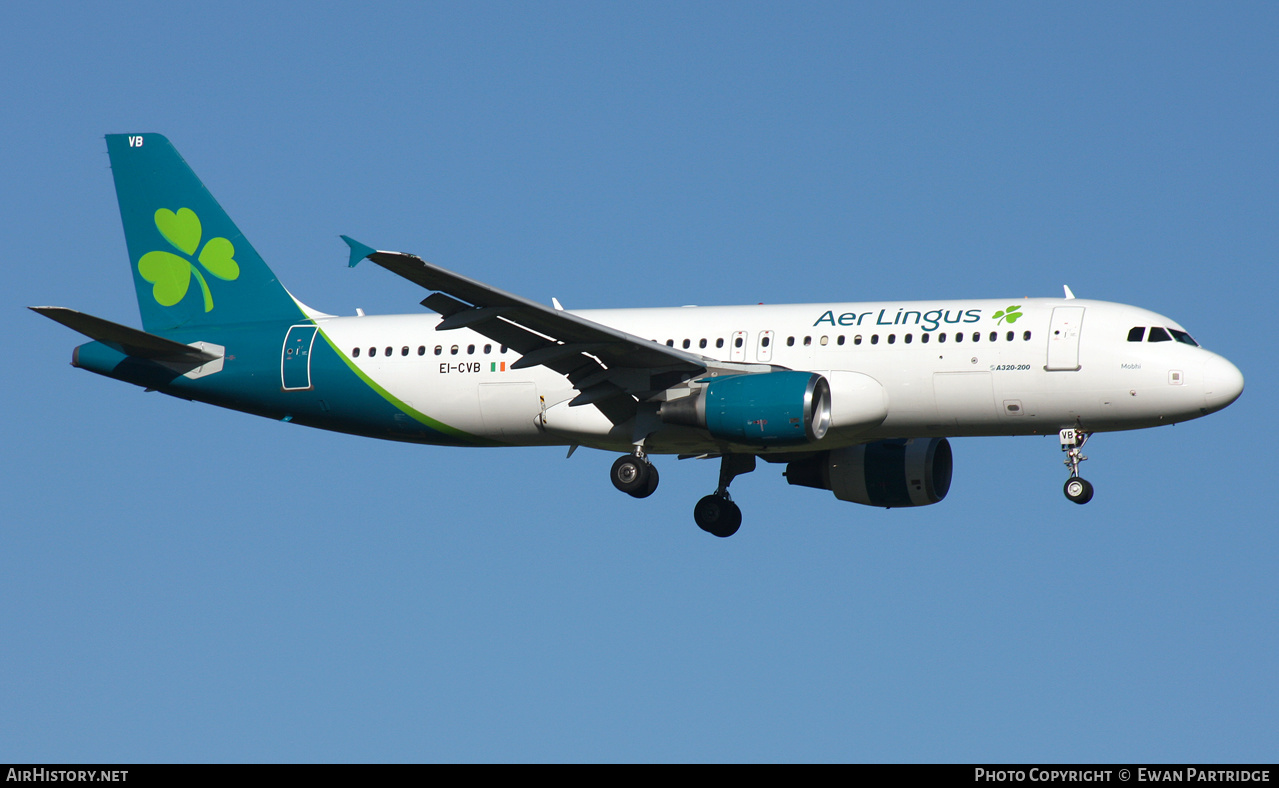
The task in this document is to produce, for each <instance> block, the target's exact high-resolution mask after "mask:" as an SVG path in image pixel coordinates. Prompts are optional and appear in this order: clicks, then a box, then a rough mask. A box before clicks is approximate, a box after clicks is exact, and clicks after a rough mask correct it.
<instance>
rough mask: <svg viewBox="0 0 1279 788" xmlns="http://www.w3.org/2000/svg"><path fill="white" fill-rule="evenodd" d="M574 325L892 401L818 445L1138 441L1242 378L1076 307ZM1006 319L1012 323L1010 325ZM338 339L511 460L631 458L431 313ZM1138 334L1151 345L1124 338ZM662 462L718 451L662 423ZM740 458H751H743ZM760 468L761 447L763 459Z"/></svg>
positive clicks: (1122, 308)
mask: <svg viewBox="0 0 1279 788" xmlns="http://www.w3.org/2000/svg"><path fill="white" fill-rule="evenodd" d="M574 314H576V315H579V316H581V317H584V318H587V319H589V320H591V321H594V322H597V323H601V324H604V325H607V326H611V327H614V328H617V329H620V330H622V331H626V332H628V333H630V334H634V335H636V336H639V337H643V338H646V339H651V340H653V341H654V342H656V343H658V344H662V345H672V346H673V347H675V348H677V349H682V350H687V352H691V353H695V354H698V355H701V356H705V357H707V358H710V359H717V360H721V361H731V362H740V363H747V364H762V365H772V366H773V367H784V368H789V369H794V370H805V371H812V372H817V373H820V374H822V375H825V376H827V377H828V379H829V380H830V381H831V396H832V400H833V402H834V403H835V407H836V409H837V410H838V409H839V408H840V406H841V403H843V404H844V405H845V406H847V404H848V403H850V402H852V401H854V400H873V399H874V398H876V397H882V399H883V403H884V411H885V412H886V415H884V416H883V418H882V421H880V422H879V423H877V424H874V425H871V426H867V425H861V426H859V427H858V429H856V430H852V431H849V430H832V431H831V434H830V435H828V436H827V438H826V439H824V440H823V441H821V442H820V443H819V444H817V445H815V446H813V447H812V448H829V447H837V446H840V445H848V444H851V443H858V442H864V441H868V440H877V439H880V438H889V437H894V438H903V437H930V436H969V435H1031V434H1052V433H1056V432H1057V431H1058V430H1060V429H1062V428H1065V427H1074V426H1080V425H1082V427H1083V428H1084V429H1086V430H1088V431H1089V432H1101V431H1109V430H1124V429H1136V428H1141V427H1151V426H1158V425H1161V424H1171V423H1174V422H1178V421H1185V420H1187V419H1192V418H1197V417H1199V416H1203V415H1206V414H1207V413H1211V412H1213V411H1216V410H1220V409H1221V408H1223V407H1225V406H1226V405H1228V404H1229V403H1230V402H1232V401H1233V400H1234V399H1235V398H1236V397H1237V396H1238V395H1239V392H1240V391H1241V390H1242V385H1243V379H1242V376H1241V375H1240V373H1239V371H1238V370H1237V369H1236V368H1235V367H1234V366H1233V365H1232V364H1230V362H1229V361H1227V360H1226V359H1224V358H1222V357H1221V356H1218V355H1216V354H1214V353H1211V352H1209V351H1207V350H1204V349H1203V348H1200V347H1198V346H1195V345H1193V344H1189V343H1187V342H1185V341H1177V340H1167V341H1153V342H1152V341H1148V337H1147V335H1149V333H1150V331H1149V329H1150V328H1152V327H1159V328H1162V329H1175V330H1176V331H1178V332H1180V331H1181V330H1182V329H1181V326H1180V325H1178V324H1177V323H1176V322H1174V321H1172V320H1169V319H1168V318H1166V317H1163V316H1161V315H1158V314H1156V313H1154V312H1150V311H1148V310H1145V309H1140V308H1138V307H1132V306H1126V305H1122V304H1115V303H1107V302H1101V301H1089V300H1082V299H1047V298H1032V299H1013V300H1009V299H1004V300H999V301H994V300H981V301H931V302H879V303H844V304H833V303H832V304H796V305H777V306H765V305H759V306H728V307H681V308H660V309H618V310H584V311H579V312H574ZM1010 316H1011V322H1010V319H1009V318H1010ZM316 322H317V324H318V325H319V326H320V329H321V331H322V332H324V334H325V335H326V336H327V337H328V338H329V340H330V341H331V342H332V343H333V344H334V345H335V346H336V347H337V348H338V349H340V351H341V352H342V353H344V354H345V355H346V356H347V357H348V358H349V359H350V361H351V363H353V364H355V365H356V366H358V367H359V368H360V370H361V371H363V372H364V374H366V375H367V376H368V377H369V378H370V379H371V380H373V381H374V382H376V383H377V384H378V385H379V386H381V387H382V388H384V389H385V390H386V391H388V392H390V393H391V394H392V395H394V396H395V397H396V398H397V399H399V400H400V401H402V402H403V403H404V404H405V405H407V406H408V407H410V408H412V409H413V410H415V411H417V412H419V413H422V414H425V415H427V416H429V417H430V418H431V419H434V420H437V421H439V422H443V423H444V424H447V425H449V426H451V427H454V428H456V429H459V430H462V431H465V432H467V433H470V434H472V435H476V436H482V437H485V438H488V439H491V440H493V441H497V442H500V443H505V444H510V445H547V444H583V445H587V446H594V447H597V448H611V449H625V448H626V447H627V446H629V445H630V444H631V443H632V441H633V439H634V435H633V434H632V432H633V431H632V430H631V428H629V427H619V426H618V425H613V424H612V423H611V422H609V421H608V420H607V419H606V418H604V417H603V415H602V414H601V413H600V412H599V411H598V410H597V409H596V408H594V407H591V406H582V407H573V408H569V407H568V405H567V402H568V400H571V399H572V398H573V397H574V396H576V395H577V394H578V392H577V391H576V390H575V389H574V388H573V387H572V385H571V384H570V383H569V381H568V380H567V379H566V378H565V377H563V376H562V375H559V374H557V373H555V372H554V371H552V370H549V369H546V368H544V367H533V368H529V369H520V370H512V369H511V364H512V362H514V361H516V360H517V359H518V358H519V355H518V354H517V353H515V352H513V351H510V350H504V349H503V348H501V347H499V346H498V345H497V343H495V342H493V341H492V340H490V339H487V338H485V337H484V336H482V335H480V334H477V333H475V332H473V331H470V330H468V329H456V330H449V331H437V330H435V327H436V326H437V325H438V324H439V322H440V318H439V317H438V316H436V315H425V314H424V315H394V316H381V317H377V316H368V317H365V316H361V317H327V316H323V317H321V316H317V318H316ZM1135 327H1144V328H1146V329H1147V331H1146V332H1144V335H1143V338H1142V340H1141V341H1130V339H1129V336H1130V331H1131V330H1132V329H1133V328H1135ZM647 448H648V450H649V451H651V452H659V453H660V452H670V453H674V452H688V453H694V452H705V451H717V450H722V449H724V448H725V445H724V444H722V443H719V442H716V441H714V440H713V439H710V438H708V437H707V436H706V435H705V434H703V433H700V432H699V431H697V430H692V429H689V428H685V427H672V426H662V427H661V429H659V430H657V431H656V432H654V433H652V434H651V435H649V436H648V441H647ZM738 448H739V449H740V448H742V447H738ZM754 451H756V452H757V453H761V452H762V451H763V450H761V449H759V448H755V449H754Z"/></svg>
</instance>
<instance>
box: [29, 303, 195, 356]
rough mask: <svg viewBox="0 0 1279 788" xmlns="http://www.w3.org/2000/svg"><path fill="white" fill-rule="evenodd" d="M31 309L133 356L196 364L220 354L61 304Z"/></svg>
mask: <svg viewBox="0 0 1279 788" xmlns="http://www.w3.org/2000/svg"><path fill="white" fill-rule="evenodd" d="M28 309H30V310H31V311H33V312H39V313H40V314H42V315H44V316H45V317H47V318H49V319H50V320H54V321H56V322H58V323H61V324H62V325H64V326H66V327H67V328H71V329H75V330H76V331H79V332H80V333H81V334H84V335H85V336H86V337H89V338H90V339H96V340H98V341H99V342H101V343H103V344H104V345H110V346H111V347H113V348H115V349H116V350H119V351H120V352H121V353H125V354H127V355H130V356H137V357H139V358H152V359H156V360H157V361H190V362H193V363H196V364H204V363H205V362H208V361H213V360H214V359H216V358H218V356H217V355H215V354H213V353H207V352H205V351H203V350H200V349H199V348H195V347H191V346H190V345H184V344H182V343H181V342H174V341H173V340H171V339H165V338H164V337H158V336H156V335H155V334H148V333H147V332H145V331H139V330H138V329H136V328H129V327H128V326H122V325H120V324H119V323H112V322H111V321H110V320H103V319H102V318H100V317H94V316H93V315H86V314H85V313H83V312H77V311H75V310H74V309H66V308H65V307H60V306H33V307H28Z"/></svg>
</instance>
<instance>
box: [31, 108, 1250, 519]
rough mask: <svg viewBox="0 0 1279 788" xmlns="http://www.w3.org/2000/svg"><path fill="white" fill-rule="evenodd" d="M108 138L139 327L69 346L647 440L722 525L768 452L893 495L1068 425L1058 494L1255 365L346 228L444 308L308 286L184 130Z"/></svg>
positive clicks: (1224, 394)
mask: <svg viewBox="0 0 1279 788" xmlns="http://www.w3.org/2000/svg"><path fill="white" fill-rule="evenodd" d="M106 141H107V151H108V154H109V157H110V161H111V169H112V174H113V176H114V180H115V187H116V196H117V199H118V201H119V205H120V216H121V220H122V222H123V225H124V232H125V240H126V245H127V247H128V253H129V261H130V265H131V267H132V270H133V279H134V284H135V286H136V288H137V297H138V306H139V309H140V311H141V316H142V330H139V329H135V328H131V327H128V326H124V325H120V324H117V323H113V322H110V321H107V320H104V319H102V318H98V317H94V316H92V315H89V314H85V313H82V312H78V311H74V310H71V309H66V308H62V307H51V306H43V307H30V308H31V309H33V310H34V311H36V312H38V313H40V314H42V315H44V316H46V317H49V318H51V319H53V320H55V321H57V322H59V323H62V324H63V325H65V326H68V327H69V328H72V329H74V330H76V331H78V332H80V333H82V334H84V335H86V336H88V337H89V338H90V339H91V340H93V341H91V342H88V343H86V344H82V345H80V346H78V347H77V348H75V350H74V352H73V354H72V364H73V365H74V366H76V367H79V368H81V369H86V370H89V371H91V372H96V373H98V374H100V375H105V376H107V377H111V378H115V379H117V380H122V381H125V382H127V383H132V384H135V385H138V386H142V387H144V388H146V389H147V390H155V391H160V392H163V393H165V394H168V395H171V396H174V397H179V398H182V399H187V400H195V401H199V402H206V403H209V404H213V405H218V406H221V407H225V408H231V409H234V410H239V411H243V412H246V413H251V414H255V415H258V416H264V417H267V418H271V419H278V420H281V421H286V422H292V423H295V424H302V425H306V426H309V427H316V428H320V429H326V430H334V431H337V432H344V433H351V434H355V435H364V436H369V437H374V438H382V439H386V440H395V441H406V442H411V443H422V444H435V445H452V446H568V447H569V449H568V454H569V456H571V455H572V454H573V452H574V451H575V450H576V449H577V448H578V447H580V446H586V447H588V448H592V449H600V450H605V451H619V452H622V454H621V456H619V457H618V458H617V460H616V461H615V462H614V463H613V466H612V468H611V471H610V475H611V480H612V483H613V485H614V486H615V487H616V488H617V489H618V490H620V491H621V492H623V493H626V494H628V495H631V496H633V497H635V498H645V497H647V496H649V495H652V494H653V492H654V491H655V490H656V489H657V486H658V478H659V476H658V471H657V466H656V465H654V464H653V460H652V458H653V456H654V455H671V454H674V455H677V456H679V457H680V458H704V459H716V458H718V459H719V461H720V472H719V485H718V487H717V489H716V490H715V492H713V493H711V494H710V495H707V496H706V497H704V498H702V499H701V500H700V501H698V502H697V505H696V506H695V507H694V520H695V522H696V523H697V525H698V526H699V527H700V528H701V529H702V530H704V531H706V532H707V533H710V534H713V535H715V536H718V537H727V536H731V535H733V534H734V533H736V532H737V530H738V528H739V527H740V525H741V522H742V512H741V509H740V508H739V507H738V506H737V504H735V503H734V502H733V500H732V497H731V496H730V495H729V491H728V488H729V485H730V484H731V483H732V481H733V480H734V478H736V477H737V476H739V475H742V474H744V473H749V472H751V471H753V470H755V468H756V460H757V459H762V460H764V461H765V462H769V463H776V464H783V465H785V470H784V476H785V477H786V479H787V481H788V482H789V483H790V484H792V485H798V486H804V487H811V488H816V489H820V490H829V491H831V492H832V493H834V495H835V497H836V498H838V499H839V500H842V501H849V502H853V503H859V504H863V505H867V506H875V507H884V508H893V507H901V506H926V505H930V504H935V503H938V502H939V501H941V500H942V499H944V498H945V497H946V494H947V492H948V491H949V489H950V483H951V477H952V470H953V467H954V457H953V454H952V451H951V447H950V443H949V441H948V438H952V437H965V436H995V435H1009V436H1012V435H1052V434H1057V436H1058V439H1059V445H1060V447H1061V450H1062V451H1063V452H1064V453H1065V457H1066V459H1065V464H1066V466H1067V467H1068V469H1069V477H1068V478H1067V480H1066V483H1065V487H1064V492H1065V495H1066V497H1067V498H1068V499H1069V500H1070V501H1073V502H1074V503H1077V504H1084V503H1087V502H1088V501H1089V500H1091V499H1092V497H1093V486H1092V485H1091V484H1090V483H1089V482H1088V481H1086V480H1084V479H1083V478H1082V477H1081V476H1080V475H1079V464H1080V463H1081V462H1082V461H1084V460H1086V459H1087V457H1085V456H1084V455H1083V453H1082V449H1083V446H1084V443H1085V442H1086V441H1087V440H1088V439H1089V437H1091V436H1092V435H1095V434H1096V433H1099V432H1109V431H1117V430H1131V429H1142V428H1146V427H1157V426H1161V425H1165V424H1174V423H1176V422H1179V421H1186V420H1189V419H1195V418H1199V417H1201V416H1205V415H1207V414H1209V413H1213V412H1215V411H1218V410H1221V409H1222V408H1225V407H1226V406H1227V405H1229V404H1231V403H1232V402H1234V401H1235V400H1236V399H1237V398H1238V397H1239V396H1240V394H1241V393H1242V392H1243V387H1244V380H1243V375H1242V374H1241V373H1240V371H1239V370H1238V369H1237V368H1236V367H1235V366H1234V365H1233V364H1231V363H1230V362H1229V361H1228V360H1226V359H1225V358H1223V357H1222V356H1219V355H1217V354H1215V353H1212V352H1210V351H1208V350H1205V349H1204V348H1202V347H1200V346H1199V344H1198V343H1197V342H1195V340H1194V339H1192V338H1191V336H1190V334H1189V333H1187V332H1186V330H1185V329H1184V328H1183V327H1182V326H1181V325H1180V324H1178V323H1177V322H1175V321H1173V320H1171V319H1169V318H1167V317H1164V316H1162V315H1159V314H1156V313H1155V312H1151V311H1148V310H1146V309H1142V308H1139V307H1135V306H1127V305H1124V304H1117V303H1108V302H1104V301H1092V300H1085V299H1077V298H1075V297H1074V295H1073V294H1072V293H1071V291H1070V288H1069V287H1066V288H1064V291H1065V292H1064V297H1062V298H1001V299H993V300H992V299H986V300H938V301H883V302H873V303H837V302H833V301H823V302H819V303H815V304H790V305H768V306H765V305H752V306H711V307H677V308H649V309H608V310H572V311H570V310H566V309H564V308H563V307H562V306H561V304H560V303H559V302H558V300H555V299H552V302H553V303H552V304H551V305H550V306H547V305H544V304H541V303H538V302H535V301H532V300H530V299H527V298H524V297H521V296H519V295H515V294H513V293H508V292H505V291H503V290H499V289H498V288H496V287H492V286H490V285H487V284H484V283H482V282H478V281H475V280H473V279H470V278H468V277H466V276H463V275H462V274H458V273H454V272H452V271H448V270H446V269H444V268H441V267H439V266H437V265H434V264H431V263H428V262H426V261H424V260H423V259H421V258H420V257H417V256H415V255H412V254H406V253H403V252H393V251H379V250H376V249H374V248H372V247H370V246H366V245H364V244H362V243H360V242H358V241H356V240H354V239H352V238H349V237H347V236H341V237H342V239H343V240H344V241H345V243H346V245H347V247H348V248H349V265H350V266H351V267H354V266H356V264H358V263H360V262H362V261H363V260H366V259H367V260H371V261H372V262H373V263H375V264H377V265H379V266H381V267H383V268H386V269H387V270H389V271H392V272H393V273H396V274H398V275H399V276H401V277H403V278H404V279H407V280H408V281H409V282H412V283H413V284H416V285H418V286H420V287H421V288H423V289H424V290H425V291H428V293H429V294H428V295H427V296H426V297H425V298H423V299H422V301H421V305H422V306H424V307H426V309H427V310H429V313H421V314H408V315H385V316H374V315H365V314H364V313H363V311H362V310H357V314H356V315H355V316H336V315H330V314H326V313H323V312H320V311H317V310H315V309H312V308H311V307H309V306H307V305H305V304H303V303H302V302H301V301H299V300H298V299H296V298H295V297H294V296H293V295H292V294H291V293H290V292H289V291H288V290H286V289H285V288H284V286H283V285H282V284H280V282H279V281H278V280H277V279H276V277H275V274H274V273H272V271H271V269H270V268H268V267H267V265H266V263H265V262H264V261H263V260H262V258H261V257H260V256H259V255H258V253H257V252H256V251H255V250H254V248H253V247H252V245H250V244H249V242H248V240H247V239H245V237H244V236H243V235H242V234H241V233H240V231H239V229H238V228H237V227H236V225H235V224H234V222H232V220H231V219H230V217H229V216H228V215H227V214H226V213H225V212H224V211H223V209H222V207H221V206H220V205H219V204H218V203H217V201H216V200H215V199H214V198H213V196H212V195H211V194H210V193H209V191H208V190H207V189H206V188H205V187H204V184H203V183H202V182H201V181H200V180H199V178H198V177H197V176H196V175H195V173H194V172H193V171H192V169H191V168H190V167H189V166H188V165H187V163H186V161H185V160H184V159H183V158H182V157H181V155H180V154H179V153H178V152H177V150H176V149H175V148H174V147H173V146H172V145H171V144H170V142H169V141H168V140H167V139H166V138H165V137H163V136H161V135H159V134H152V133H147V134H110V135H107V137H106Z"/></svg>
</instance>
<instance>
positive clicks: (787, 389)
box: [657, 371, 830, 446]
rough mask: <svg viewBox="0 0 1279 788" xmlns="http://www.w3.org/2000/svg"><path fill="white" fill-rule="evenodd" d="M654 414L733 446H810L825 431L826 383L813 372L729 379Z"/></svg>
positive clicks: (827, 417)
mask: <svg viewBox="0 0 1279 788" xmlns="http://www.w3.org/2000/svg"><path fill="white" fill-rule="evenodd" d="M657 413H658V416H660V417H661V419H662V421H664V422H666V423H668V424H683V425H685V426H689V427H701V428H702V429H705V430H708V431H709V432H710V434H711V435H714V436H715V437H716V438H720V439H722V440H727V441H733V442H735V443H746V444H753V445H761V446H784V445H788V444H800V443H809V442H812V441H819V440H821V439H822V438H823V437H825V435H826V431H827V430H828V429H830V384H829V383H827V382H826V379H825V378H823V377H822V376H821V375H818V374H817V373H815V372H792V371H782V372H761V373H758V374H753V375H732V376H730V377H723V378H717V379H715V380H713V381H711V382H710V383H709V384H708V385H707V386H706V387H705V388H703V389H699V390H697V391H696V392H694V393H693V394H692V395H691V396H688V397H681V398H680V399H674V400H670V401H669V402H665V403H663V404H662V407H661V408H660V409H659V410H658V412H657Z"/></svg>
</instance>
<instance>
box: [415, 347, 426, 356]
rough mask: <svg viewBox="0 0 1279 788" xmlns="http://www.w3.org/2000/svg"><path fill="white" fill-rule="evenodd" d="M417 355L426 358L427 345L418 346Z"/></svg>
mask: <svg viewBox="0 0 1279 788" xmlns="http://www.w3.org/2000/svg"><path fill="white" fill-rule="evenodd" d="M417 354H418V355H419V356H425V355H426V345H418V346H417Z"/></svg>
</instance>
